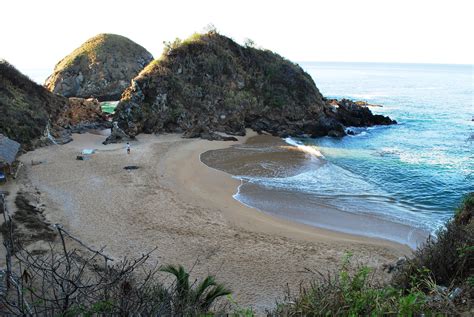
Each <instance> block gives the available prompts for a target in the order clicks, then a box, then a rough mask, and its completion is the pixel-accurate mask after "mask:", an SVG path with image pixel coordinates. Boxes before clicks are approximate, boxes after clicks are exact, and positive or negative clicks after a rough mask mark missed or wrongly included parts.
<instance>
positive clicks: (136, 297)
mask: <svg viewBox="0 0 474 317" xmlns="http://www.w3.org/2000/svg"><path fill="white" fill-rule="evenodd" d="M0 199H1V200H0V203H3V202H4V200H5V199H4V197H3V196H1V198H0ZM3 208H4V212H3V217H4V221H5V224H4V228H6V229H8V230H4V233H3V235H4V246H5V248H6V251H7V252H6V254H7V255H6V257H7V270H6V271H5V275H6V281H8V284H7V288H6V291H5V292H4V293H3V294H1V293H0V315H2V316H4V315H5V316H19V315H21V316H58V315H60V316H65V315H73V316H76V315H103V314H106V315H120V316H128V315H136V316H140V315H143V316H149V315H159V316H162V315H164V316H174V315H183V314H185V313H186V314H187V315H198V314H202V313H206V312H207V311H208V310H209V309H210V306H211V305H212V303H213V301H214V300H215V299H216V298H217V297H220V296H223V295H225V294H227V293H228V291H227V290H226V289H225V288H224V287H223V286H221V285H218V284H216V283H215V282H214V280H213V279H212V278H210V277H208V278H207V279H204V280H203V281H204V282H207V284H202V285H201V284H200V287H198V288H197V289H199V290H201V293H200V296H199V299H201V298H203V300H200V301H194V302H192V301H188V299H189V298H188V296H185V297H183V296H182V294H181V293H180V292H178V289H177V283H176V282H175V283H172V284H171V285H168V286H167V287H165V286H164V285H163V284H162V282H161V280H160V279H159V276H158V275H159V272H160V270H159V267H158V266H157V265H155V266H154V267H153V268H151V269H150V268H149V267H147V266H145V263H146V262H147V261H148V260H149V259H150V256H151V253H152V252H153V251H155V250H152V251H150V252H147V253H145V254H142V255H141V256H140V257H138V258H134V259H123V260H121V261H114V259H112V258H111V257H110V256H108V255H106V254H105V253H104V248H102V249H100V250H95V249H93V248H91V247H89V246H88V245H87V244H86V243H84V242H82V241H81V240H80V239H78V238H76V237H74V236H73V235H71V234H70V233H69V232H67V231H66V230H65V229H63V228H62V226H61V225H59V224H56V225H54V226H53V229H51V230H53V231H54V234H55V235H56V236H57V237H59V239H56V243H54V242H53V243H50V244H49V250H47V251H45V252H41V253H38V252H35V251H34V250H31V249H29V248H27V247H25V246H23V245H22V243H21V241H20V240H21V239H19V238H18V237H16V236H15V234H16V232H15V230H13V228H14V226H15V225H16V224H15V223H14V222H15V218H13V219H12V218H11V217H10V215H9V213H8V210H7V208H6V205H5V204H4V203H3ZM13 242H15V245H14V244H13ZM14 247H15V250H14ZM111 263H114V264H113V265H111ZM139 269H140V271H139V272H137V271H138V270H139ZM161 274H163V273H161ZM186 274H188V273H186ZM204 282H203V283H204ZM211 282H212V283H211ZM217 286H219V287H220V288H217ZM204 299H205V300H204ZM177 303H186V305H177ZM202 303H205V304H202Z"/></svg>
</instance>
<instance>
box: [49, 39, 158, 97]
mask: <svg viewBox="0 0 474 317" xmlns="http://www.w3.org/2000/svg"><path fill="white" fill-rule="evenodd" d="M152 60H153V56H152V55H151V54H150V53H149V52H148V51H147V50H145V49H144V48H143V47H141V46H140V45H138V44H136V43H135V42H133V41H131V40H129V39H128V38H126V37H123V36H120V35H114V34H99V35H97V36H95V37H93V38H91V39H89V40H88V41H86V42H85V43H84V44H83V45H81V46H80V47H79V48H77V49H76V50H74V51H73V52H72V53H71V54H70V55H68V56H66V57H65V58H63V59H62V60H61V61H60V62H59V63H58V64H57V65H56V67H55V68H54V72H53V74H52V75H51V76H49V77H48V79H46V83H45V86H46V88H48V89H49V90H50V91H51V92H54V93H56V94H60V95H62V96H65V97H81V98H89V97H93V98H97V99H99V100H101V101H102V100H119V99H120V96H121V94H122V92H123V91H124V90H125V88H127V87H128V86H129V85H130V80H131V79H132V78H134V77H135V76H136V75H137V74H138V73H139V72H140V71H141V70H142V69H143V68H144V67H145V66H146V65H147V64H148V63H149V62H150V61H152Z"/></svg>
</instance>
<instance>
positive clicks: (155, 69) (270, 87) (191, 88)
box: [115, 31, 391, 139]
mask: <svg viewBox="0 0 474 317" xmlns="http://www.w3.org/2000/svg"><path fill="white" fill-rule="evenodd" d="M359 108H360V107H358V109H355V111H358V110H360V109H359ZM345 109H346V110H347V111H346V112H347V113H346V115H345V117H347V116H350V114H351V112H352V110H351V109H349V108H347V107H346V108H345ZM367 111H368V110H367ZM368 112H369V113H370V111H368ZM357 115H360V111H359V112H358V113H357ZM115 119H116V120H117V121H118V123H119V126H120V127H121V128H122V129H123V130H124V131H125V132H126V133H128V134H129V135H132V136H134V135H136V134H138V133H141V132H145V133H156V132H183V133H184V136H185V137H203V138H207V139H221V138H222V137H221V136H220V135H219V134H217V133H218V132H224V133H227V134H231V135H243V134H245V128H252V129H254V130H255V131H259V132H260V131H266V132H269V133H271V134H273V135H278V136H289V135H310V136H313V137H316V136H324V135H333V136H342V135H344V134H345V131H344V126H343V124H342V123H341V120H339V118H338V113H337V108H336V107H333V106H331V105H329V103H328V102H327V101H326V100H325V98H323V96H322V95H321V93H320V92H319V90H318V88H317V87H316V85H315V83H314V82H313V80H312V78H311V76H310V75H309V74H307V73H306V72H304V70H303V69H302V68H301V67H300V66H298V65H297V64H294V63H292V62H290V61H288V60H286V59H284V58H283V57H281V56H279V55H278V54H275V53H273V52H271V51H269V50H261V49H256V48H254V47H250V46H241V45H239V44H237V43H236V42H234V41H233V40H232V39H230V38H228V37H225V36H223V35H220V34H218V33H217V32H215V31H211V32H208V33H206V34H195V35H193V36H192V37H191V38H189V39H187V40H185V41H180V40H176V41H175V42H173V43H169V44H168V46H167V48H166V49H165V52H164V53H163V55H162V56H161V57H160V59H158V60H155V61H153V62H152V63H150V64H149V65H148V66H147V67H146V68H145V69H144V70H143V71H142V72H141V73H140V74H139V75H138V76H137V77H136V78H134V79H133V81H132V85H131V86H130V87H129V88H127V90H126V91H125V92H124V94H123V95H122V99H121V101H120V103H119V105H118V107H117V109H116V116H115ZM346 121H348V120H346ZM388 121H389V122H390V123H391V120H388ZM368 123H369V125H370V124H373V123H372V122H368Z"/></svg>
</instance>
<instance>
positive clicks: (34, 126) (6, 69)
mask: <svg viewBox="0 0 474 317" xmlns="http://www.w3.org/2000/svg"><path fill="white" fill-rule="evenodd" d="M66 104H67V99H66V98H63V97H60V96H57V95H54V94H52V93H50V92H49V91H48V90H47V89H45V88H44V87H42V86H40V85H38V84H36V83H35V82H33V81H32V80H31V79H29V78H28V77H27V76H25V75H23V74H22V73H20V72H19V71H18V70H17V69H15V68H14V67H13V66H12V65H10V64H9V63H8V62H7V61H1V60H0V109H1V112H2V113H1V115H0V133H3V134H5V135H6V136H8V137H9V138H11V139H13V140H15V141H17V142H19V143H21V144H22V145H23V146H24V148H30V147H31V146H32V142H33V141H34V140H35V139H38V138H39V137H41V136H42V135H43V133H44V132H45V129H46V127H47V125H48V123H49V122H53V121H54V119H55V118H56V117H57V116H58V115H59V114H60V112H61V111H62V110H63V109H64V107H65V106H66Z"/></svg>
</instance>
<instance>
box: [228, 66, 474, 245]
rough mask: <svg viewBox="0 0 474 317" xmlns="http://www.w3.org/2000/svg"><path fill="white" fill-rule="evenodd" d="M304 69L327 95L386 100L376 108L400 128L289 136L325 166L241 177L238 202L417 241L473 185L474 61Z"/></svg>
mask: <svg viewBox="0 0 474 317" xmlns="http://www.w3.org/2000/svg"><path fill="white" fill-rule="evenodd" d="M301 66H302V67H303V68H304V69H305V70H306V71H307V72H309V73H310V74H311V76H312V77H313V78H314V81H315V82H316V85H317V86H318V88H319V89H320V91H321V93H322V94H323V95H324V96H326V97H329V98H350V99H354V100H365V101H367V102H369V103H372V104H380V105H383V107H373V108H372V111H373V112H375V113H379V114H384V115H388V116H390V117H391V118H393V119H395V120H397V121H398V124H397V125H392V126H381V127H372V128H351V129H352V130H354V131H356V133H357V134H356V135H355V136H346V137H344V138H339V139H338V138H330V137H323V138H316V139H296V138H293V139H292V138H288V139H286V141H287V142H288V143H290V144H292V145H296V146H298V147H299V148H300V149H301V150H302V151H305V152H306V153H308V155H309V156H321V157H323V160H322V162H323V163H322V164H320V163H318V164H314V165H312V166H311V165H309V167H308V168H307V169H306V170H303V171H302V172H301V173H299V174H298V175H293V176H290V177H279V178H271V177H267V178H265V177H248V176H245V177H239V178H241V179H242V180H243V181H244V183H243V185H242V186H241V187H240V190H239V192H238V193H237V194H236V195H235V198H236V199H238V200H239V201H241V202H243V203H245V204H248V205H250V206H253V207H256V208H258V209H260V210H262V211H264V212H268V213H272V214H275V215H278V216H280V217H284V218H288V219H291V220H295V221H299V222H303V223H306V224H310V225H314V226H318V227H324V228H328V229H334V230H339V231H344V232H349V233H355V234H361V235H366V236H375V237H381V238H385V239H389V240H393V241H398V242H401V243H404V244H407V245H410V246H411V247H416V246H417V245H419V244H420V243H422V242H423V241H424V239H426V237H427V236H428V235H429V234H430V233H434V232H435V231H436V230H437V229H438V228H440V227H441V226H442V225H443V223H444V222H445V221H446V220H447V219H449V218H450V217H451V216H452V215H453V213H454V210H455V208H456V207H457V206H458V204H459V203H460V201H461V198H462V196H463V195H464V194H466V193H468V192H470V191H474V173H473V172H474V151H473V149H474V121H472V120H473V116H474V108H473V96H474V95H473V90H474V89H473V88H474V87H473V86H474V82H473V68H472V66H471V65H417V64H370V63H302V64H301ZM315 161H319V160H315ZM256 186H258V187H256ZM257 192H266V193H268V194H271V193H273V195H272V198H271V200H268V199H266V198H265V197H264V196H263V195H258V194H256V193H257ZM289 201H290V202H291V203H288V202H289ZM285 206H286V207H285ZM326 207H330V208H326ZM331 210H332V211H331ZM331 213H333V214H334V215H331ZM357 215H359V216H358V217H359V218H354V216H357ZM347 219H349V220H347Z"/></svg>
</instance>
